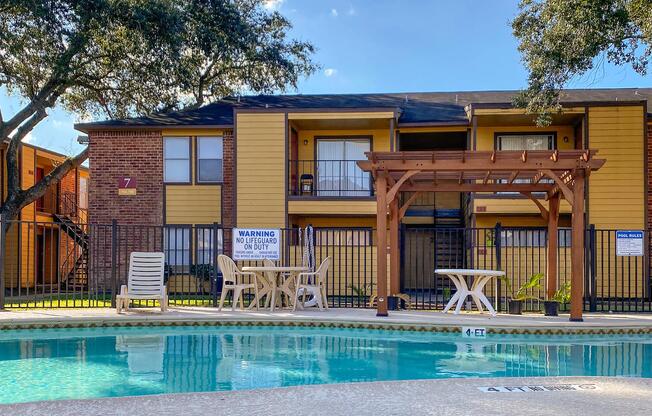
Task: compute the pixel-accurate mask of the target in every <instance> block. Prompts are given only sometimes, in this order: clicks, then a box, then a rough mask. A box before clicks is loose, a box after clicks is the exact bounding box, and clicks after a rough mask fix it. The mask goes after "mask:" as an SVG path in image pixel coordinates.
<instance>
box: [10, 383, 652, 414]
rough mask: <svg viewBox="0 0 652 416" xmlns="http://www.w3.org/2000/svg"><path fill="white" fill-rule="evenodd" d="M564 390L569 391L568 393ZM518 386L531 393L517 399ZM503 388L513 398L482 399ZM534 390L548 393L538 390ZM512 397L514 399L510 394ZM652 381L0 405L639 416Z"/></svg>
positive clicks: (646, 409)
mask: <svg viewBox="0 0 652 416" xmlns="http://www.w3.org/2000/svg"><path fill="white" fill-rule="evenodd" d="M569 385H570V386H571V387H570V388H569V387H567V386H569ZM520 386H532V387H533V388H534V391H528V392H520V391H518V388H519V387H520ZM481 387H499V388H501V389H505V387H508V388H509V389H511V390H514V392H511V393H510V392H483V391H481V390H480V389H479V388H481ZM539 388H543V389H544V390H554V391H537V390H538V389H539ZM517 391H518V392H517ZM650 394H652V379H636V378H631V379H630V378H609V377H603V378H600V377H568V378H565V377H563V378H562V377H556V378H549V377H546V378H543V377H541V378H509V379H505V378H502V379H501V378H486V379H439V380H414V381H391V382H373V383H351V384H326V385H311V386H299V387H286V388H276V389H261V390H243V391H232V392H215V393H183V394H166V395H154V396H139V397H120V398H106V399H90V400H62V401H49V402H33V403H22V404H13V405H5V406H0V413H3V414H7V415H32V416H37V415H44V416H45V415H47V416H50V415H60V416H67V415H71V416H72V415H75V416H76V415H87V416H92V415H102V416H103V415H107V414H110V415H135V414H157V415H180V414H183V415H206V414H214V415H229V416H240V415H242V416H254V415H289V414H309V415H316V416H319V415H328V416H334V415H352V414H355V415H361V416H364V415H452V414H454V415H482V416H492V415H517V414H523V413H526V412H527V413H530V414H535V415H554V416H558V415H584V414H589V413H593V414H596V415H601V416H609V415H618V416H620V415H645V414H650V413H651V412H652V400H650Z"/></svg>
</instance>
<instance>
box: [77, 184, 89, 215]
mask: <svg viewBox="0 0 652 416" xmlns="http://www.w3.org/2000/svg"><path fill="white" fill-rule="evenodd" d="M79 208H81V209H88V179H87V178H79Z"/></svg>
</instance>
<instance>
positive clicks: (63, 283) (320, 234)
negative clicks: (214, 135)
mask: <svg viewBox="0 0 652 416" xmlns="http://www.w3.org/2000/svg"><path fill="white" fill-rule="evenodd" d="M2 227H3V228H4V229H5V232H3V233H2V236H3V237H2V243H3V249H2V250H0V254H1V255H2V258H1V259H0V307H5V308H39V307H42V308H48V307H109V306H113V305H114V304H115V303H114V295H115V294H116V293H118V292H119V290H120V286H121V285H123V284H126V283H127V281H126V280H127V275H128V267H129V256H130V253H131V252H133V251H161V252H164V253H165V256H166V267H165V279H166V285H167V287H168V291H169V297H170V303H171V305H177V306H179V305H191V306H215V305H217V302H218V299H219V295H220V291H221V287H222V279H221V275H220V273H219V270H218V268H217V266H216V258H217V255H218V254H221V253H224V254H227V255H230V254H231V242H232V232H233V230H232V229H229V228H222V227H221V226H220V225H219V224H206V225H167V226H151V225H123V224H117V223H115V222H114V223H112V224H90V225H86V224H81V223H76V222H65V221H59V222H34V221H12V222H5V223H3V225H2ZM616 232H617V230H598V229H595V228H594V227H590V228H589V229H587V230H586V236H585V257H586V262H585V266H586V267H585V272H586V273H585V297H584V306H585V310H587V311H613V312H652V286H651V281H650V264H649V247H650V244H649V243H650V238H652V237H651V234H650V232H649V231H645V232H644V237H645V245H644V246H645V253H646V254H647V255H645V256H618V253H617V250H616ZM375 239H376V233H375V232H374V230H372V229H371V228H345V227H338V228H315V229H314V237H313V241H312V242H313V244H314V250H315V257H316V259H315V260H316V264H317V265H318V264H319V263H320V262H321V261H322V260H323V259H325V258H326V257H331V260H332V262H331V267H330V269H329V272H328V278H327V284H326V286H327V297H328V302H329V304H330V306H333V307H352V308H364V307H373V304H370V301H371V300H372V299H373V295H374V294H375V293H376V290H377V280H376V276H377V273H376V260H377V256H378V253H377V250H376V240H375ZM558 241H559V247H558V256H557V257H558V260H557V261H558V264H557V269H558V283H557V285H558V287H561V286H562V285H563V284H564V283H565V282H567V281H569V280H570V274H571V252H570V244H571V241H570V229H560V230H559V236H558ZM547 242H548V236H547V231H546V229H541V228H514V227H501V226H497V227H494V228H461V227H433V226H430V227H416V226H402V228H401V239H400V250H401V253H400V261H401V263H400V272H401V273H400V275H401V286H400V290H401V293H403V294H406V295H408V297H409V299H410V302H409V305H405V306H409V307H411V308H415V309H421V310H437V309H442V308H443V307H444V306H445V305H446V303H447V302H448V301H449V300H450V298H451V296H452V295H453V294H454V293H455V287H454V285H453V284H452V283H451V282H450V280H449V279H448V278H447V277H446V276H443V275H438V274H435V273H434V270H435V269H438V268H480V269H492V270H503V271H505V272H506V277H507V280H508V282H509V283H507V282H505V281H500V280H496V281H493V282H491V283H490V284H489V285H487V286H486V288H485V293H486V294H487V296H488V297H489V298H490V299H491V300H492V301H493V302H494V303H495V304H496V305H497V309H498V310H502V311H504V310H505V308H506V302H507V299H508V298H509V297H510V295H511V294H510V289H512V291H514V290H517V289H518V287H519V286H520V285H521V284H522V283H523V282H524V281H525V280H526V279H527V278H528V277H529V276H532V275H533V274H537V273H542V274H545V273H546V268H547ZM304 244H305V241H304V240H303V234H302V233H301V231H300V230H299V229H283V230H281V244H280V247H281V259H280V261H279V263H281V264H283V265H290V266H293V265H302V264H303V262H304V260H303V254H304ZM238 263H239V265H240V266H247V265H256V264H258V262H238ZM542 283H543V285H542V287H541V288H540V289H538V290H535V291H534V292H533V293H532V295H534V296H535V297H537V298H539V299H543V298H544V297H545V279H543V280H542ZM252 297H253V293H247V294H246V296H245V298H246V301H247V302H250V301H251V299H252ZM227 303H228V302H227ZM141 304H142V305H150V306H153V305H154V303H153V302H151V301H149V302H142V303H141ZM540 308H541V306H540V301H539V300H537V299H529V300H527V301H526V302H525V310H530V311H534V310H540Z"/></svg>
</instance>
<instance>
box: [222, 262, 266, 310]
mask: <svg viewBox="0 0 652 416" xmlns="http://www.w3.org/2000/svg"><path fill="white" fill-rule="evenodd" d="M217 264H218V265H219V266H220V270H221V271H222V295H221V296H220V304H219V306H218V308H217V310H218V311H221V310H222V306H223V305H224V300H225V299H226V294H227V292H228V291H229V290H233V303H232V304H231V310H235V305H236V303H238V300H240V309H244V300H243V297H242V291H243V290H246V289H253V290H254V294H255V296H254V299H256V300H257V299H258V278H257V277H256V273H253V272H241V271H240V269H238V266H237V265H236V264H235V262H234V261H233V260H232V259H231V257H229V256H226V255H224V254H220V255H219V256H217ZM244 276H251V278H252V280H253V283H245V282H244V280H243V279H242V277H244ZM239 278H240V279H239ZM255 306H256V310H258V301H256V305H255Z"/></svg>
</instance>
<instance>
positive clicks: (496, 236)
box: [494, 222, 503, 312]
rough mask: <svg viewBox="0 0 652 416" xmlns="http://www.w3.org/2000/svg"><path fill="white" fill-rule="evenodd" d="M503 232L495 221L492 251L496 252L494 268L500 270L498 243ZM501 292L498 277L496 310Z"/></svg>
mask: <svg viewBox="0 0 652 416" xmlns="http://www.w3.org/2000/svg"><path fill="white" fill-rule="evenodd" d="M502 232H503V226H502V225H501V224H500V222H497V223H496V226H495V227H494V251H495V252H496V270H502V268H503V260H502V253H501V243H500V236H501V234H502ZM501 292H502V281H501V280H500V279H496V295H495V296H496V299H495V300H494V304H495V305H496V312H500V293H501Z"/></svg>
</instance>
